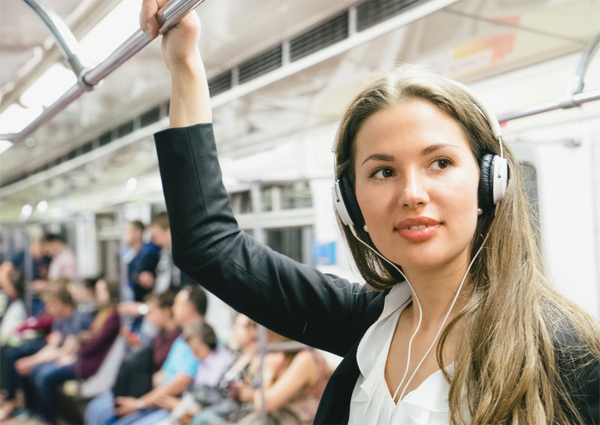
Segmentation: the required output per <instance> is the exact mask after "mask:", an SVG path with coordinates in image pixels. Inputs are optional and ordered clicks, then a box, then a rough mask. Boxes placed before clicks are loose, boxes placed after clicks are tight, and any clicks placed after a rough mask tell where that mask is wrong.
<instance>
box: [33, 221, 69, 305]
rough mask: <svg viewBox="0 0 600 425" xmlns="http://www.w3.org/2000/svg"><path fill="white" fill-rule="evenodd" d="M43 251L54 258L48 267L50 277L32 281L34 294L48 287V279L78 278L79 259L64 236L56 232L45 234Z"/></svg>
mask: <svg viewBox="0 0 600 425" xmlns="http://www.w3.org/2000/svg"><path fill="white" fill-rule="evenodd" d="M42 251H43V252H44V254H45V255H47V256H49V257H51V258H52V260H51V261H50V265H49V267H48V279H47V280H44V279H38V280H35V281H33V282H32V284H31V290H32V292H33V293H34V294H41V293H42V292H43V291H44V290H45V289H46V288H47V287H48V281H53V280H57V279H60V278H67V279H70V280H71V281H76V280H77V278H78V277H77V259H76V257H75V254H74V253H73V251H72V250H71V248H69V246H68V245H67V243H66V242H65V240H64V239H63V238H62V236H60V235H57V234H54V233H47V234H46V235H44V237H43V238H42Z"/></svg>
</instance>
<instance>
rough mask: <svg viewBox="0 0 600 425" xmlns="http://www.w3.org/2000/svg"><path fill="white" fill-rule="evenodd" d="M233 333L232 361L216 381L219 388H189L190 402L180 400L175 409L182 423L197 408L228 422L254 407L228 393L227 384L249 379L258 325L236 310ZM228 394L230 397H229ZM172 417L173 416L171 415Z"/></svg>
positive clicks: (206, 416) (256, 346)
mask: <svg viewBox="0 0 600 425" xmlns="http://www.w3.org/2000/svg"><path fill="white" fill-rule="evenodd" d="M233 335H234V338H235V342H236V344H237V351H236V353H235V354H234V357H233V363H232V365H231V366H230V367H229V369H228V370H227V372H226V373H225V374H224V375H223V377H222V379H221V381H220V382H219V387H218V391H215V390H208V391H206V390H205V389H200V390H196V391H193V392H192V394H191V395H192V398H193V400H192V402H188V403H187V404H184V403H180V405H179V406H178V407H177V408H176V409H175V410H174V413H175V414H174V415H172V416H174V417H177V420H178V421H179V422H181V423H186V422H189V420H190V418H191V417H192V416H193V415H194V414H196V413H197V412H198V411H199V410H201V409H202V410H203V416H204V417H205V418H208V417H209V415H212V416H215V417H216V419H215V422H219V421H221V420H222V419H225V420H227V421H229V422H237V421H239V420H240V419H241V418H242V417H244V416H245V415H247V414H248V413H250V412H252V410H254V408H253V407H250V406H248V405H246V404H242V403H241V402H240V401H239V400H238V399H234V397H233V395H232V394H229V388H230V386H231V384H232V383H233V382H234V381H238V380H244V381H247V382H252V376H253V375H252V374H253V373H254V371H253V370H251V367H250V366H251V364H252V360H253V359H254V358H255V356H256V352H257V350H258V326H257V324H256V322H254V321H253V320H250V319H249V318H248V317H247V316H244V315H243V314H238V315H237V317H236V320H235V323H234V325H233ZM229 395H231V397H229ZM173 419H175V418H173Z"/></svg>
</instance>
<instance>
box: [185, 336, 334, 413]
mask: <svg viewBox="0 0 600 425" xmlns="http://www.w3.org/2000/svg"><path fill="white" fill-rule="evenodd" d="M267 340H268V341H269V342H289V341H290V340H289V339H287V338H285V337H283V336H281V335H278V334H276V333H275V332H272V331H269V330H267ZM258 367H259V359H258V358H257V359H255V360H254V362H253V364H252V365H251V368H252V369H253V370H254V372H255V373H254V379H253V380H252V382H248V381H244V380H239V381H235V382H234V383H233V385H232V390H233V394H234V397H236V398H237V399H238V400H239V401H240V402H242V403H246V404H247V405H248V406H250V407H251V409H250V410H253V412H252V413H250V414H249V415H247V416H245V417H243V419H241V420H240V418H236V419H234V420H233V421H225V420H223V419H221V418H219V417H218V416H216V415H215V414H214V413H215V412H214V411H211V410H210V409H209V410H205V411H201V412H200V413H198V414H196V415H195V416H194V417H193V419H192V425H208V424H213V425H217V424H219V425H225V424H229V423H240V424H244V425H253V424H257V425H258V424H260V423H261V419H260V412H261V406H262V396H261V391H260V376H259V375H258V374H257V373H256V371H257V370H258ZM263 368H264V371H263V379H264V382H263V386H264V391H265V395H264V396H265V410H266V412H267V414H268V423H269V424H275V423H285V424H302V425H305V424H312V422H313V419H314V416H315V414H316V412H317V407H318V405H319V401H320V399H321V395H322V394H323V391H324V390H325V385H327V381H328V380H329V377H330V376H331V370H330V369H329V367H328V365H327V363H326V362H325V360H324V359H323V357H322V356H321V354H319V352H318V351H316V350H314V349H312V348H308V347H307V348H303V349H301V350H296V351H286V352H283V351H274V352H270V353H268V354H267V355H266V356H265V359H264V365H263ZM241 410H242V411H246V412H247V411H248V409H246V410H244V409H243V408H242V409H241Z"/></svg>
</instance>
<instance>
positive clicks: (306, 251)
mask: <svg viewBox="0 0 600 425" xmlns="http://www.w3.org/2000/svg"><path fill="white" fill-rule="evenodd" d="M265 240H266V243H267V245H268V246H269V247H271V248H272V249H273V250H275V251H277V252H279V253H281V254H284V255H287V256H288V257H290V258H292V259H294V260H296V261H299V262H301V263H304V264H312V263H313V259H312V244H313V227H312V226H302V227H288V228H283V229H265Z"/></svg>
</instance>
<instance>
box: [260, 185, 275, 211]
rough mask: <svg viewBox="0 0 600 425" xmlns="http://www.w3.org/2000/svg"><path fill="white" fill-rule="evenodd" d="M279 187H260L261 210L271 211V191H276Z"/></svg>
mask: <svg viewBox="0 0 600 425" xmlns="http://www.w3.org/2000/svg"><path fill="white" fill-rule="evenodd" d="M278 189H279V188H278V187H274V186H268V187H265V188H263V189H262V191H261V195H262V210H263V212H268V211H273V192H276V191H277V190H278Z"/></svg>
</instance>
